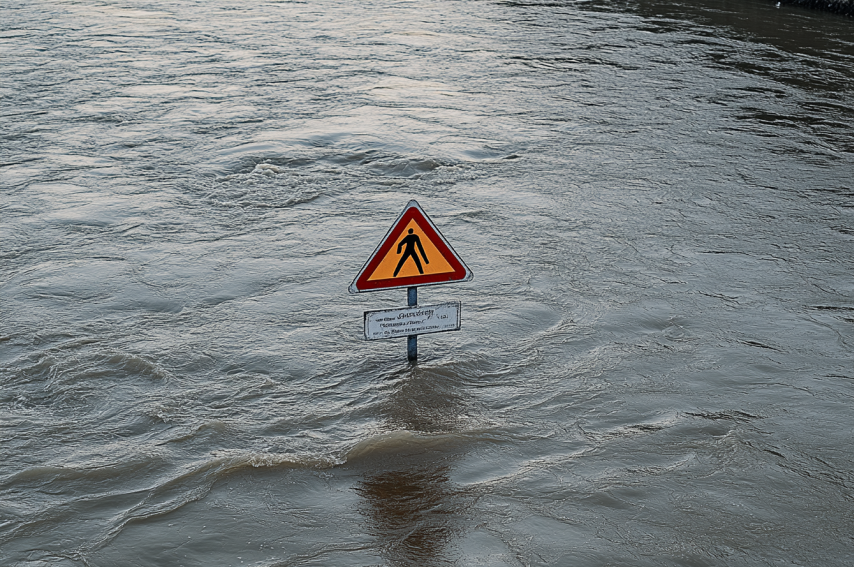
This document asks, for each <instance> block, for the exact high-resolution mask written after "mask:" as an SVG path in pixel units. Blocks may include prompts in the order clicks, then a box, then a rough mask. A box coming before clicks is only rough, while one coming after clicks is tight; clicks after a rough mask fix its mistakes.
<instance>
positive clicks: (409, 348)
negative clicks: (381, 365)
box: [406, 287, 418, 360]
mask: <svg viewBox="0 0 854 567" xmlns="http://www.w3.org/2000/svg"><path fill="white" fill-rule="evenodd" d="M406 297H407V299H408V301H407V304H408V305H409V306H410V307H415V306H416V305H418V288H417V287H410V288H407V289H406ZM406 358H407V359H409V360H416V359H417V358H418V335H409V336H407V337H406Z"/></svg>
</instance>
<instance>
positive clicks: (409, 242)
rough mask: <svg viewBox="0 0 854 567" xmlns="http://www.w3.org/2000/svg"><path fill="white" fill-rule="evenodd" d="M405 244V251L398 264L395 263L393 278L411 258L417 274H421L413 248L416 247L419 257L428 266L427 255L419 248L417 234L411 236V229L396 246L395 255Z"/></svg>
mask: <svg viewBox="0 0 854 567" xmlns="http://www.w3.org/2000/svg"><path fill="white" fill-rule="evenodd" d="M404 244H406V250H404V251H403V256H402V257H401V258H400V262H398V263H397V268H396V269H395V270H394V275H393V276H392V277H393V278H396V277H397V274H398V273H399V272H400V269H401V268H402V267H403V264H404V263H405V262H406V259H407V258H409V257H410V256H412V259H413V260H415V265H416V266H418V273H419V274H423V273H424V268H422V267H421V260H419V259H418V254H417V253H416V252H415V246H416V245H417V246H418V250H419V251H420V252H421V257H422V258H424V263H425V264H429V263H430V260H428V259H427V254H425V253H424V248H422V247H421V239H420V238H418V235H417V234H412V229H411V228H410V229H409V235H408V236H406V238H404V239H403V240H401V241H400V243H399V244H398V245H397V253H398V254H400V249H401V248H402V247H403V245H404Z"/></svg>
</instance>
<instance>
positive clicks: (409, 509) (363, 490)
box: [355, 367, 468, 565]
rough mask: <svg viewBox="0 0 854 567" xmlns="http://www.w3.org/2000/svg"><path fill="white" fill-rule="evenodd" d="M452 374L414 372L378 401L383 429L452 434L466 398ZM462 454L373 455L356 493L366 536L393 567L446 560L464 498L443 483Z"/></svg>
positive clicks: (433, 450) (416, 450)
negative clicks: (369, 467)
mask: <svg viewBox="0 0 854 567" xmlns="http://www.w3.org/2000/svg"><path fill="white" fill-rule="evenodd" d="M454 386H455V383H454V381H453V380H452V376H450V375H447V374H446V373H443V372H442V371H436V370H435V369H430V370H425V369H421V368H419V367H415V368H413V369H412V370H411V371H410V374H409V376H407V378H405V379H403V380H402V381H400V382H399V383H397V384H395V385H394V386H393V391H392V392H391V393H390V395H389V396H388V397H387V398H386V402H385V403H384V404H382V408H381V414H382V415H383V416H384V418H385V423H384V425H385V427H386V428H388V429H390V430H392V431H400V430H407V431H410V432H413V433H420V434H424V433H434V434H436V433H438V434H442V433H453V432H455V431H460V430H461V426H462V423H463V422H465V421H466V419H465V413H466V410H467V407H468V404H467V400H466V399H465V398H464V397H463V396H462V395H461V394H460V393H459V383H458V381H457V383H456V388H455V387H454ZM459 456H460V452H459V448H457V450H456V451H455V450H454V449H453V448H450V449H449V447H448V444H446V443H439V444H436V445H433V444H426V445H424V444H422V445H418V446H415V444H413V445H411V446H408V447H404V448H403V450H400V451H395V452H394V454H393V455H392V454H387V455H378V456H377V457H376V460H375V461H374V462H373V463H372V465H374V467H373V470H370V471H368V472H366V473H365V474H364V475H363V478H362V480H361V481H360V482H359V483H358V485H357V486H356V488H355V490H356V492H358V493H359V495H360V496H361V497H362V498H363V499H364V505H363V507H362V508H361V512H362V514H363V515H364V516H365V518H366V527H367V531H368V533H370V534H371V535H373V536H374V537H376V538H377V539H378V540H379V542H378V543H379V545H378V547H379V548H380V549H381V550H382V553H383V554H384V555H385V556H386V559H387V560H388V561H389V562H390V563H391V564H393V565H442V564H448V563H451V562H452V559H451V558H449V555H450V554H451V549H450V548H451V544H452V542H453V541H454V539H456V538H457V537H459V535H460V533H461V532H462V530H463V529H464V522H463V515H462V511H463V510H464V509H465V507H466V506H465V502H466V501H467V498H466V495H465V494H464V493H463V491H461V490H460V489H459V488H458V487H456V486H455V485H454V484H453V483H452V482H451V481H450V479H449V473H450V471H451V468H452V465H453V462H454V461H455V460H457V459H458V458H459Z"/></svg>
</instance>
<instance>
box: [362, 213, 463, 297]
mask: <svg viewBox="0 0 854 567" xmlns="http://www.w3.org/2000/svg"><path fill="white" fill-rule="evenodd" d="M470 279H472V273H471V270H469V269H468V266H466V265H465V263H464V262H463V261H462V260H461V259H460V257H459V256H457V253H456V252H454V249H453V248H451V245H450V244H448V241H447V240H445V237H444V236H442V234H441V233H440V232H439V229H437V228H436V225H434V224H433V221H431V220H430V218H429V217H428V216H427V213H425V212H424V210H423V209H422V208H421V206H420V205H419V204H418V203H417V202H416V201H409V203H407V205H406V207H404V209H403V212H402V213H400V216H399V217H397V220H396V221H395V222H394V224H393V225H392V226H391V229H389V231H388V233H387V234H386V235H385V238H383V239H382V241H381V242H380V245H379V246H377V249H376V250H374V253H373V254H371V257H370V258H368V261H367V262H365V265H364V266H363V267H362V269H361V271H359V274H358V275H357V276H356V279H354V280H353V283H352V284H350V293H360V292H363V291H379V290H383V289H395V288H399V287H413V286H422V285H436V284H445V283H454V282H465V281H469V280H470Z"/></svg>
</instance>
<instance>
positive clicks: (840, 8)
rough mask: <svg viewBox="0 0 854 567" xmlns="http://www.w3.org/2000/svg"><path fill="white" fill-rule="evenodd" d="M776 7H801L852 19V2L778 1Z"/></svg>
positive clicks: (853, 0) (832, 0) (846, 0)
mask: <svg viewBox="0 0 854 567" xmlns="http://www.w3.org/2000/svg"><path fill="white" fill-rule="evenodd" d="M777 4H778V5H786V6H801V7H804V8H811V9H813V10H824V11H825V12H833V13H834V14H839V15H841V16H847V17H849V18H851V17H854V0H780V1H779V2H777Z"/></svg>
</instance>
